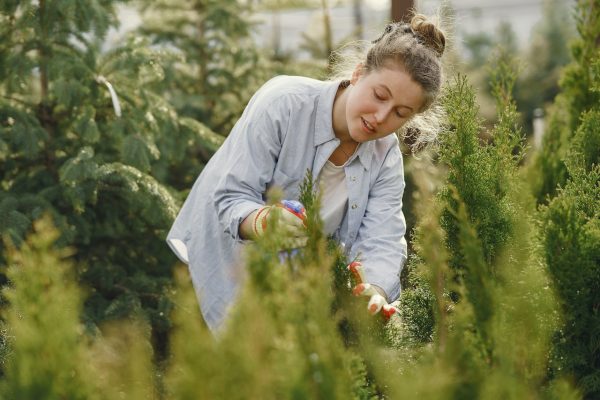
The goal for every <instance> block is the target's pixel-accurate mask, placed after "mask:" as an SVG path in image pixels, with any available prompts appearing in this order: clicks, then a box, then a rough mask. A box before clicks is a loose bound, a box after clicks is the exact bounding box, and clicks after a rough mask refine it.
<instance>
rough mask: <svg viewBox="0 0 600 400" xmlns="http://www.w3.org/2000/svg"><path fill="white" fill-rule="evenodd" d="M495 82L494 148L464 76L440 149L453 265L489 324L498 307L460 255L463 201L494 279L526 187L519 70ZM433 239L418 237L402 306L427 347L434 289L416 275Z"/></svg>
mask: <svg viewBox="0 0 600 400" xmlns="http://www.w3.org/2000/svg"><path fill="white" fill-rule="evenodd" d="M491 75H492V78H493V81H492V82H491V86H492V89H493V94H494V97H495V99H496V102H497V104H496V106H497V112H498V117H497V121H498V122H497V124H496V126H494V128H493V130H492V132H490V136H491V142H489V143H482V141H481V139H480V138H479V135H480V132H481V130H482V126H481V120H480V118H479V117H478V107H477V104H476V102H475V94H474V92H473V89H472V88H471V87H470V85H469V83H468V81H467V79H466V77H464V76H458V77H457V78H456V80H455V81H454V82H453V84H451V85H450V86H449V87H448V89H447V92H446V94H445V96H444V98H443V101H444V107H445V109H446V110H447V127H448V128H447V130H446V131H445V132H443V133H442V134H441V136H440V143H439V149H438V151H439V163H440V164H441V165H443V166H444V167H447V171H448V172H447V178H446V181H445V183H444V185H443V186H442V188H441V191H440V193H439V194H437V197H438V202H440V203H441V204H443V208H442V213H441V217H440V223H441V225H442V227H443V228H444V231H445V238H446V239H445V246H446V247H447V249H448V254H449V263H450V266H451V267H452V268H453V269H454V270H455V271H456V274H457V276H460V277H461V279H464V281H465V284H466V285H467V286H468V287H469V288H470V291H469V292H468V293H469V296H471V298H470V301H476V302H477V303H478V304H479V305H480V306H481V307H480V308H478V310H479V311H478V317H479V318H480V319H481V321H480V322H482V323H483V322H484V320H485V319H486V318H487V317H488V316H489V315H491V313H490V310H489V309H486V307H489V306H490V305H491V303H490V302H489V299H488V297H489V293H488V291H487V290H486V289H485V288H484V287H482V286H481V282H478V281H477V280H476V279H477V278H476V277H477V276H478V274H477V273H474V271H468V270H466V269H465V266H467V265H469V264H468V263H465V260H464V253H463V251H462V250H461V248H460V241H459V233H460V229H459V227H460V225H459V224H458V222H457V217H456V210H457V207H458V199H460V200H461V201H462V202H464V205H465V208H466V212H467V215H468V218H469V220H470V221H471V223H473V224H474V226H475V229H476V230H477V236H478V238H479V240H480V241H481V246H482V251H483V262H484V266H482V268H484V269H485V271H487V273H488V274H490V275H493V274H494V273H495V267H494V260H495V257H496V255H497V252H498V250H499V248H501V246H503V245H505V243H506V241H507V240H508V238H509V237H510V235H511V234H512V224H513V222H514V221H513V220H514V210H515V201H514V199H512V198H511V196H510V193H511V192H518V191H519V188H518V186H519V184H518V183H517V180H516V179H514V177H515V175H516V173H517V165H518V163H519V161H520V159H521V157H522V145H523V139H522V137H521V131H520V128H519V126H518V125H517V122H516V121H517V119H518V118H517V117H518V116H517V112H516V107H515V104H514V101H513V100H512V97H511V91H512V87H513V85H514V81H515V75H514V73H513V72H512V65H511V63H510V62H508V61H501V62H499V63H498V66H497V67H496V69H494V70H493V71H492V74H491ZM427 234H428V232H426V231H425V232H423V231H422V230H421V229H420V228H417V229H416V230H415V238H414V240H413V243H415V247H416V250H417V252H416V255H415V256H414V257H412V258H411V259H410V261H409V264H408V269H409V271H410V272H409V275H410V280H409V287H408V288H407V290H405V291H404V293H403V296H402V299H401V300H402V302H403V303H406V304H407V308H406V310H407V311H406V312H405V313H404V315H403V317H404V320H405V321H407V322H408V321H412V323H411V324H409V325H408V327H407V329H408V332H409V333H410V334H411V335H412V336H413V337H414V338H415V339H417V340H421V341H428V340H430V337H431V334H432V332H433V313H432V312H431V309H432V300H433V298H432V296H431V293H430V292H429V291H428V288H427V285H424V282H425V281H424V280H423V279H421V278H420V277H419V276H418V274H417V273H416V271H417V270H418V269H419V268H420V267H419V265H421V264H422V262H421V257H422V254H423V252H421V251H419V250H418V248H419V244H418V243H419V241H420V240H422V238H423V236H425V235H427ZM447 295H449V296H452V297H453V298H454V299H455V300H456V299H457V295H458V293H452V292H448V293H447ZM409 304H410V305H409ZM486 304H487V306H486Z"/></svg>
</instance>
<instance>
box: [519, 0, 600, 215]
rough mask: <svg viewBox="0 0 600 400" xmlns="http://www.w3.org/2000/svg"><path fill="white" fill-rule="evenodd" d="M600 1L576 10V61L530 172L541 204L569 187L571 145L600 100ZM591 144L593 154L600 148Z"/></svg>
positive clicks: (586, 0)
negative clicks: (597, 87) (584, 118)
mask: <svg viewBox="0 0 600 400" xmlns="http://www.w3.org/2000/svg"><path fill="white" fill-rule="evenodd" d="M599 7H600V2H599V1H598V0H579V1H578V2H577V4H576V9H575V21H576V27H577V34H578V37H577V38H576V39H575V40H574V41H573V43H572V45H571V54H572V59H573V61H572V62H571V63H570V64H569V65H567V66H566V67H565V69H564V70H563V72H562V76H561V80H560V84H559V86H560V94H559V95H558V96H557V97H556V99H555V101H554V104H553V105H552V106H551V107H550V110H549V112H548V115H550V120H549V124H548V125H549V126H548V129H547V130H546V132H545V133H544V137H543V143H542V148H541V151H540V152H539V153H538V154H535V155H534V157H533V160H532V162H531V167H530V170H529V175H530V178H529V179H530V181H531V185H532V190H533V193H534V195H535V196H536V197H537V201H538V203H545V204H547V203H548V201H549V200H550V199H551V198H552V197H554V196H555V195H556V194H557V190H558V188H559V187H562V186H564V185H565V183H566V182H567V179H568V176H569V175H568V170H567V167H566V164H565V160H566V158H567V151H568V149H569V146H570V142H571V140H572V139H573V137H574V136H575V132H576V130H577V127H578V126H579V124H580V120H581V117H582V115H584V114H585V112H586V111H588V110H591V109H592V108H594V107H596V105H597V104H598V101H600V97H599V94H598V91H597V90H590V88H592V87H594V86H595V82H596V81H597V73H598V62H597V59H598V44H597V42H598V37H599V36H600V12H598V9H599ZM593 145H594V143H589V146H590V147H589V151H592V152H597V150H598V148H597V147H593Z"/></svg>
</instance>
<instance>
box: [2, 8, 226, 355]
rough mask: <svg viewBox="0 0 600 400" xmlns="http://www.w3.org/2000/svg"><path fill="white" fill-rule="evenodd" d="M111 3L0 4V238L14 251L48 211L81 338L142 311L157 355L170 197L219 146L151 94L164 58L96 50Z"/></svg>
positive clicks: (164, 304) (140, 44) (167, 270)
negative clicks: (69, 262)
mask: <svg viewBox="0 0 600 400" xmlns="http://www.w3.org/2000/svg"><path fill="white" fill-rule="evenodd" d="M116 4H118V2H117V1H102V2H97V1H92V2H81V1H75V2H74V1H58V0H57V1H48V0H46V1H36V2H32V1H26V2H19V3H18V4H17V3H12V2H6V1H3V2H1V3H0V5H1V6H0V10H2V11H1V13H0V20H1V21H2V23H0V37H2V40H1V42H0V54H1V55H2V57H1V59H2V61H1V62H0V160H2V161H1V162H2V169H3V176H2V178H1V181H0V186H1V187H2V190H1V191H0V221H2V224H1V227H0V231H1V232H2V233H3V234H6V235H8V236H9V237H10V238H11V240H12V242H13V243H15V245H16V246H19V245H20V243H21V242H22V241H23V238H24V236H25V235H26V233H27V232H28V231H29V230H30V229H31V225H32V221H34V220H35V219H37V218H39V217H40V216H41V215H42V214H43V213H44V212H49V213H50V214H51V215H52V217H53V220H54V223H55V224H56V225H57V228H58V229H59V230H60V232H61V235H60V239H59V240H58V245H60V246H65V245H68V246H72V247H74V248H75V249H76V251H77V252H76V256H75V258H76V261H77V263H76V265H77V269H78V270H77V272H78V275H79V277H80V278H81V279H82V282H85V283H86V284H88V285H89V286H90V287H91V290H90V292H89V296H88V298H87V299H86V301H85V310H86V313H85V318H84V320H85V321H86V324H87V326H88V328H90V329H92V330H93V329H95V328H94V326H95V325H96V324H98V323H100V322H101V321H104V320H107V319H111V318H116V317H120V316H124V315H130V314H132V313H137V312H138V311H140V310H145V312H146V314H145V317H146V318H148V319H149V320H150V321H151V322H152V325H153V327H154V330H153V340H155V341H156V342H157V343H162V345H163V346H164V345H165V343H164V338H165V335H166V333H167V331H168V327H169V321H168V319H167V315H168V312H169V309H170V307H171V306H170V301H169V300H168V297H167V296H166V294H165V293H164V292H165V288H166V287H167V285H168V284H169V282H170V280H171V266H172V265H173V264H174V263H175V258H174V256H173V255H172V254H171V253H170V252H169V250H168V249H167V248H166V246H164V236H165V233H166V230H167V228H168V227H169V226H170V224H171V222H172V220H173V219H174V216H175V214H176V211H177V207H178V200H177V199H176V198H174V197H173V194H172V189H171V188H172V187H174V188H176V189H183V188H186V189H188V188H189V187H190V186H191V182H193V180H194V179H195V178H196V176H197V174H198V172H199V171H200V170H201V169H202V166H203V163H202V160H207V159H208V157H210V155H211V154H212V152H214V151H215V150H216V148H217V147H218V145H219V144H220V143H221V142H222V138H220V137H218V136H217V135H215V134H214V133H213V132H211V131H210V130H209V129H207V128H206V127H204V126H203V125H202V124H200V123H198V122H196V121H190V120H188V119H182V118H180V117H179V116H178V115H177V113H176V112H175V111H174V109H173V108H172V107H171V106H170V105H169V104H168V103H167V102H166V101H165V100H164V99H163V98H161V97H160V96H159V95H157V94H156V93H154V92H152V91H151V87H152V85H154V84H156V83H157V82H159V81H161V80H162V79H163V78H164V70H163V68H162V67H161V64H162V63H163V62H164V61H165V60H167V59H169V58H170V57H171V56H170V55H169V54H168V53H166V52H164V51H159V50H154V49H151V48H149V46H148V45H149V43H148V42H147V41H145V40H144V39H143V38H130V39H127V40H126V41H125V42H124V43H123V45H122V46H120V47H118V48H114V49H112V50H110V51H107V52H106V53H101V52H100V51H99V47H100V42H101V41H102V40H103V38H104V35H105V33H106V32H107V29H108V28H109V27H111V26H114V25H115V24H116V18H115V5H116ZM111 90H112V91H114V92H115V94H113V93H111ZM201 156H202V157H201ZM4 254H5V249H4V248H1V249H0V263H1V264H3V263H4Z"/></svg>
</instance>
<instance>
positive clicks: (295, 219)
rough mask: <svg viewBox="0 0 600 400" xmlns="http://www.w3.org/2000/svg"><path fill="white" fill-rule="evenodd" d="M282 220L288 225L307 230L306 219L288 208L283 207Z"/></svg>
mask: <svg viewBox="0 0 600 400" xmlns="http://www.w3.org/2000/svg"><path fill="white" fill-rule="evenodd" d="M281 220H282V221H284V223H285V224H287V225H292V226H296V227H298V228H303V229H304V228H305V227H306V225H305V218H304V217H302V216H300V215H298V214H297V213H294V212H293V211H291V210H288V209H287V208H284V207H281Z"/></svg>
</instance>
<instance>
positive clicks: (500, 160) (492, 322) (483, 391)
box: [365, 63, 578, 399]
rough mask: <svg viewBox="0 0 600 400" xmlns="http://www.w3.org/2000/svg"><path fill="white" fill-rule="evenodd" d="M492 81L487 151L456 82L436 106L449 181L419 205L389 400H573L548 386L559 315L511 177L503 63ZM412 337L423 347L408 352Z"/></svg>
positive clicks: (528, 207)
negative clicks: (406, 342) (493, 120)
mask: <svg viewBox="0 0 600 400" xmlns="http://www.w3.org/2000/svg"><path fill="white" fill-rule="evenodd" d="M492 76H493V77H494V79H495V80H494V81H493V82H492V84H493V85H492V86H493V87H494V95H495V97H496V99H497V110H498V122H497V125H496V126H495V127H494V129H493V132H492V135H491V141H490V142H489V143H482V142H481V140H480V139H479V132H480V126H479V121H478V119H477V107H476V105H475V101H474V95H473V90H472V89H471V88H470V86H469V85H468V82H467V81H466V80H465V79H464V78H458V79H457V80H456V81H455V82H454V84H453V85H452V86H451V87H449V88H448V92H447V95H446V96H445V99H444V101H445V105H446V108H447V112H448V124H449V129H448V131H446V132H444V135H443V137H442V138H441V143H440V160H441V161H442V162H444V164H445V165H446V166H447V168H448V176H447V181H446V183H445V186H444V188H443V189H442V191H441V193H440V194H439V195H437V196H436V198H435V201H434V205H433V206H431V207H426V206H425V202H421V203H420V205H421V206H423V207H425V210H421V213H423V214H422V216H421V218H420V222H419V224H418V227H417V229H416V234H415V236H414V247H415V249H416V253H417V254H416V256H415V257H413V258H412V259H411V263H410V265H409V268H410V269H411V271H410V275H409V277H410V278H411V279H410V281H409V283H410V284H411V287H409V288H407V289H406V290H405V291H404V292H403V294H402V297H401V300H402V309H401V313H402V315H403V317H404V318H403V322H404V326H405V334H406V335H407V336H408V337H409V338H411V339H412V343H413V346H410V347H409V348H411V349H412V352H403V353H400V354H399V355H398V358H399V359H401V360H402V361H400V362H398V363H399V364H400V365H402V364H405V365H410V367H406V366H404V367H403V368H402V367H399V368H400V369H401V370H402V374H400V376H399V377H396V379H395V380H393V379H391V377H390V376H389V375H391V374H390V372H389V371H386V370H384V369H378V370H376V376H378V377H379V379H380V380H383V381H385V382H388V383H389V382H393V383H391V384H390V385H389V392H390V393H393V396H392V397H394V398H396V397H397V398H435V399H439V398H442V399H443V398H448V399H463V398H484V399H487V398H489V399H495V398H513V399H520V398H548V399H555V398H556V399H558V398H578V394H577V393H576V392H575V391H574V390H573V389H572V388H571V387H570V386H569V384H568V383H566V381H565V380H562V379H556V380H552V381H551V380H548V377H547V372H548V366H549V364H550V360H549V353H550V342H551V337H552V334H553V332H554V329H555V328H556V326H557V324H558V323H559V320H560V314H559V312H558V311H559V308H558V306H557V302H556V299H555V297H554V295H553V290H552V285H551V282H550V279H549V277H548V274H547V272H546V270H545V269H544V268H543V266H544V263H543V247H542V246H540V242H539V241H538V236H537V232H538V231H537V225H536V224H534V223H533V215H535V202H534V199H533V197H529V196H528V195H527V193H528V191H527V187H526V185H525V183H524V181H523V180H522V179H521V178H520V176H519V171H518V163H519V161H520V159H521V157H522V138H521V133H520V128H519V127H518V125H517V124H516V121H517V113H516V109H515V105H514V101H513V100H512V97H511V89H512V84H513V82H514V75H513V73H512V72H511V68H510V64H508V63H499V64H498V67H497V68H496V69H495V72H494V73H493V74H492ZM407 294H408V295H409V296H408V297H406V296H407ZM424 321H427V322H428V323H429V326H427V325H426V323H424ZM415 339H416V340H415ZM418 339H420V340H421V343H423V342H424V343H428V342H430V344H429V345H423V344H421V345H420V346H414V343H415V342H416V343H417V344H418V341H419V340H418ZM415 349H417V351H416V352H415ZM365 354H369V353H365ZM373 365H377V364H376V363H373ZM382 376H387V378H382Z"/></svg>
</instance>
